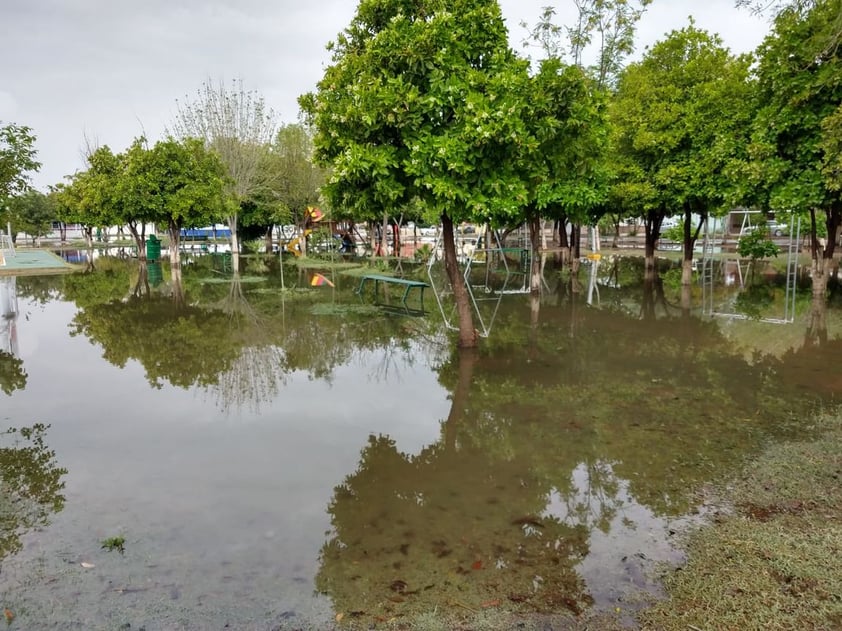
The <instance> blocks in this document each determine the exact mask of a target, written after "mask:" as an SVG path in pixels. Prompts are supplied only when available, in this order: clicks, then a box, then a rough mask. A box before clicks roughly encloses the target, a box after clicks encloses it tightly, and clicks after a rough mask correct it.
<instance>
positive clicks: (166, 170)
mask: <svg viewBox="0 0 842 631" xmlns="http://www.w3.org/2000/svg"><path fill="white" fill-rule="evenodd" d="M224 173H225V168H224V166H223V165H222V162H221V160H220V158H219V156H218V155H217V154H216V153H215V152H212V151H211V150H210V149H208V148H206V146H205V143H204V142H203V141H202V140H200V139H197V138H187V139H186V140H183V141H178V140H175V139H173V138H168V139H167V140H161V141H158V142H157V143H155V145H154V146H153V147H152V148H151V149H142V147H138V146H137V143H136V145H135V146H133V151H132V152H131V155H130V159H129V161H128V164H127V167H126V177H127V178H128V181H129V187H130V188H131V196H132V199H133V201H132V208H133V209H134V213H136V214H137V215H138V216H143V217H149V218H150V219H153V220H154V221H155V222H156V223H162V224H166V226H167V233H168V235H169V251H170V264H171V268H172V269H173V270H179V269H180V268H181V260H180V254H179V245H180V241H181V229H182V228H183V227H185V226H195V225H206V224H208V223H212V222H214V221H215V220H216V219H218V218H219V217H220V216H222V215H223V213H224V212H225V204H224V199H223V195H224V185H225V179H224V178H225V175H224ZM174 273H175V272H174Z"/></svg>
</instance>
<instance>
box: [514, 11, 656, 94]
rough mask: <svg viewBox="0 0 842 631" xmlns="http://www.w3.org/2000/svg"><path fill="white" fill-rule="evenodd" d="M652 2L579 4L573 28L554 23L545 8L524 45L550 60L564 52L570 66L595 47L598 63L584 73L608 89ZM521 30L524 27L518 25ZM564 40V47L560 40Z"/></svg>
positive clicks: (561, 56) (552, 15) (550, 12)
mask: <svg viewBox="0 0 842 631" xmlns="http://www.w3.org/2000/svg"><path fill="white" fill-rule="evenodd" d="M651 1H652V0H579V1H577V2H576V3H575V4H576V8H577V9H578V12H579V13H578V19H577V20H576V22H575V24H574V25H573V26H561V25H558V24H554V23H553V17H554V16H555V14H556V10H555V8H554V7H551V6H547V7H544V8H543V10H542V12H541V16H540V18H539V19H538V23H537V24H536V25H535V26H534V27H532V28H531V29H530V31H529V40H527V41H526V42H525V43H524V44H525V45H527V46H528V45H537V46H538V47H539V48H540V49H541V50H542V52H543V53H544V55H546V56H547V57H550V58H553V57H554V58H558V59H562V58H564V57H565V48H566V49H567V52H569V55H570V58H571V60H572V63H573V64H574V65H576V66H582V65H583V62H582V59H583V57H584V56H585V51H586V50H588V49H589V48H590V47H591V46H592V44H593V43H594V36H596V42H597V46H598V50H596V51H595V52H596V55H595V56H596V59H597V63H596V64H594V65H592V66H590V67H588V68H587V71H588V73H589V74H590V76H592V77H593V78H594V80H595V81H596V83H597V85H598V86H600V87H605V86H607V85H611V84H613V83H614V81H615V80H616V78H617V75H618V74H619V72H620V70H621V69H622V64H623V60H624V58H625V57H626V56H627V55H629V54H630V53H631V52H632V51H633V50H634V33H635V27H636V25H637V22H638V21H639V20H640V18H641V16H642V15H643V13H644V11H645V10H646V7H647V6H648V5H649V4H651ZM521 26H523V27H524V28H526V27H527V25H526V23H521ZM564 36H566V37H567V42H566V46H565V44H564V43H563V42H562V38H563V37H564Z"/></svg>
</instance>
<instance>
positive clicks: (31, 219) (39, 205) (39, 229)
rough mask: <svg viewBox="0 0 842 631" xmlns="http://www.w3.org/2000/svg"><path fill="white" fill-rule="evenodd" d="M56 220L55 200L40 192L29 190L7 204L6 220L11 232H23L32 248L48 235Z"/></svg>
mask: <svg viewBox="0 0 842 631" xmlns="http://www.w3.org/2000/svg"><path fill="white" fill-rule="evenodd" d="M57 218H58V213H57V210H56V205H55V199H54V197H53V196H52V195H45V194H44V193H42V192H40V191H35V190H29V191H27V192H26V193H23V194H22V195H18V196H17V197H13V198H12V199H11V200H10V202H9V210H8V212H7V220H9V221H11V224H12V232H14V233H17V232H25V233H26V234H27V236H28V237H29V238H30V239H32V245H33V246H34V245H35V243H36V241H37V239H39V238H40V237H44V236H46V235H48V234H50V231H51V229H52V223H53V221H55V220H56V219H57Z"/></svg>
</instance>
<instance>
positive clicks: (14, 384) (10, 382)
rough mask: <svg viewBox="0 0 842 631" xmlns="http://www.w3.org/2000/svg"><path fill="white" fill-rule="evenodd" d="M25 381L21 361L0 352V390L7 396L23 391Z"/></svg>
mask: <svg viewBox="0 0 842 631" xmlns="http://www.w3.org/2000/svg"><path fill="white" fill-rule="evenodd" d="M26 379H27V374H26V371H25V370H24V369H23V360H22V359H20V358H18V357H15V356H14V355H12V354H11V353H7V352H5V351H0V390H2V391H3V392H5V393H6V394H9V395H10V394H12V392H14V391H15V390H23V389H24V388H25V387H26Z"/></svg>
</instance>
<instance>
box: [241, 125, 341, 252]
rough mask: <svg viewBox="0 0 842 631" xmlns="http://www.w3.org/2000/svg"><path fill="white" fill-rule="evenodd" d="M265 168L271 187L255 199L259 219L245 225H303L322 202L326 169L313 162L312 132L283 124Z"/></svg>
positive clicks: (298, 126)
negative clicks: (309, 214) (310, 208)
mask: <svg viewBox="0 0 842 631" xmlns="http://www.w3.org/2000/svg"><path fill="white" fill-rule="evenodd" d="M262 168H263V169H265V170H266V171H267V175H266V176H265V181H266V182H267V185H266V187H265V189H264V190H263V191H262V192H261V193H260V194H258V195H256V196H254V197H253V204H254V206H255V207H256V209H257V210H258V213H257V214H256V218H255V216H254V215H252V216H251V217H249V219H248V220H247V219H246V218H244V219H243V223H244V224H247V221H251V222H254V223H260V224H263V225H267V226H269V228H270V229H271V227H272V225H274V224H276V223H290V221H296V222H298V223H302V224H303V223H304V221H305V220H306V212H305V211H306V210H307V207H308V206H314V205H316V204H317V203H318V201H319V187H320V186H321V185H322V182H323V181H324V170H323V169H321V168H320V167H318V166H316V165H315V164H314V163H313V132H312V130H311V129H310V128H309V127H307V126H306V125H304V124H301V123H293V124H289V125H281V127H280V128H279V129H278V132H277V134H276V135H275V139H274V141H273V142H272V144H271V145H270V146H268V147H267V150H266V156H265V159H264V164H263V167H262ZM270 236H271V235H270ZM267 251H268V250H267Z"/></svg>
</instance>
